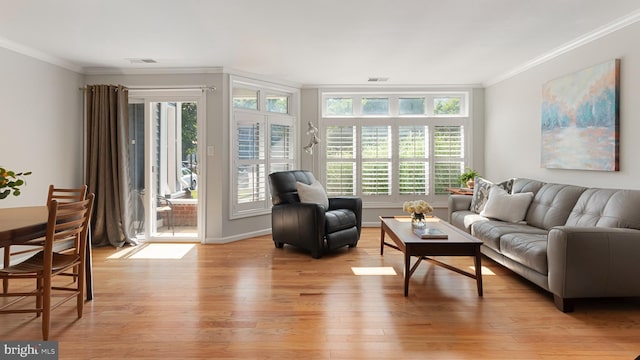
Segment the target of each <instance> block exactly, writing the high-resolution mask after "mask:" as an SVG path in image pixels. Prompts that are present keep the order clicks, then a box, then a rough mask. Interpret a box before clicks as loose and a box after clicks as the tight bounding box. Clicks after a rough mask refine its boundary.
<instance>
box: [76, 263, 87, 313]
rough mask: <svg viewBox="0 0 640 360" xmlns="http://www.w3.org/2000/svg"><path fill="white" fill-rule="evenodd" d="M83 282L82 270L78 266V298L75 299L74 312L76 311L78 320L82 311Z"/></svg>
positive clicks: (83, 274)
mask: <svg viewBox="0 0 640 360" xmlns="http://www.w3.org/2000/svg"><path fill="white" fill-rule="evenodd" d="M84 282H85V273H84V268H83V267H82V266H80V269H79V270H78V297H77V299H76V310H77V311H78V319H80V318H81V317H82V311H83V310H84Z"/></svg>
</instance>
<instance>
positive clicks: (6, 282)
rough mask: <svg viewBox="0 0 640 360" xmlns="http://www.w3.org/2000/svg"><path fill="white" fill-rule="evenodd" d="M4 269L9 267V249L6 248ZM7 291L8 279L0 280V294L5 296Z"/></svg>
mask: <svg viewBox="0 0 640 360" xmlns="http://www.w3.org/2000/svg"><path fill="white" fill-rule="evenodd" d="M2 264H3V265H4V267H9V265H11V248H10V247H9V246H6V247H5V248H4V259H3V263H2ZM8 291H9V279H2V292H3V293H4V294H6V293H7V292H8Z"/></svg>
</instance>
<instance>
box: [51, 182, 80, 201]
mask: <svg viewBox="0 0 640 360" xmlns="http://www.w3.org/2000/svg"><path fill="white" fill-rule="evenodd" d="M86 196H87V185H82V186H81V187H79V188H77V189H65V188H56V187H54V186H53V185H49V194H48V195H47V204H48V203H49V202H50V201H51V200H54V199H55V200H58V202H59V203H63V202H75V201H81V200H84V199H85V198H86Z"/></svg>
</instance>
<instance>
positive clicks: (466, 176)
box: [459, 168, 480, 189]
mask: <svg viewBox="0 0 640 360" xmlns="http://www.w3.org/2000/svg"><path fill="white" fill-rule="evenodd" d="M476 176H480V174H479V173H478V172H477V171H476V170H473V169H470V168H465V171H464V172H463V173H462V174H461V175H460V178H459V180H460V184H462V186H465V185H466V186H467V187H468V188H469V189H473V185H474V179H475V178H476Z"/></svg>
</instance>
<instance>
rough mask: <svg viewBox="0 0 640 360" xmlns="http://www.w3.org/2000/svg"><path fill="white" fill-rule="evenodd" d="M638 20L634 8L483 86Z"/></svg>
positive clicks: (638, 16)
mask: <svg viewBox="0 0 640 360" xmlns="http://www.w3.org/2000/svg"><path fill="white" fill-rule="evenodd" d="M638 21H640V10H636V11H634V12H632V13H629V14H627V15H625V16H623V17H621V18H619V19H617V20H615V21H613V22H611V23H609V24H607V25H604V26H601V27H599V28H597V29H595V30H593V31H591V32H588V33H586V34H584V35H582V36H580V37H578V38H576V39H574V40H572V41H569V42H567V43H565V44H563V45H561V46H559V47H557V48H555V49H553V50H551V51H550V52H548V53H546V54H543V55H541V56H538V57H536V58H534V59H533V60H531V61H529V62H526V63H524V64H522V65H520V66H519V67H517V68H515V69H513V70H511V71H509V72H507V73H505V74H503V75H500V76H497V77H495V78H493V79H490V80H488V81H486V82H484V83H483V86H484V87H489V86H492V85H495V84H497V83H499V82H502V81H504V80H507V79H509V78H512V77H514V76H516V75H518V74H520V73H523V72H525V71H527V70H529V69H531V68H534V67H536V66H538V65H541V64H543V63H546V62H547V61H550V60H552V59H555V58H556V57H558V56H560V55H562V54H565V53H567V52H569V51H571V50H574V49H577V48H579V47H581V46H583V45H586V44H588V43H591V42H593V41H596V40H598V39H601V38H603V37H605V36H607V35H609V34H612V33H614V32H616V31H618V30H620V29H623V28H625V27H627V26H629V25H632V24H634V23H636V22H638Z"/></svg>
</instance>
